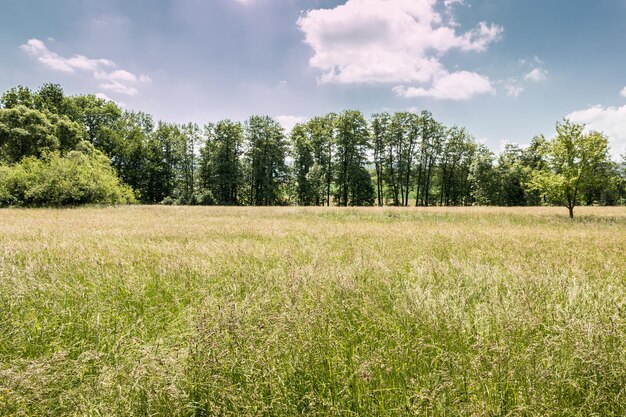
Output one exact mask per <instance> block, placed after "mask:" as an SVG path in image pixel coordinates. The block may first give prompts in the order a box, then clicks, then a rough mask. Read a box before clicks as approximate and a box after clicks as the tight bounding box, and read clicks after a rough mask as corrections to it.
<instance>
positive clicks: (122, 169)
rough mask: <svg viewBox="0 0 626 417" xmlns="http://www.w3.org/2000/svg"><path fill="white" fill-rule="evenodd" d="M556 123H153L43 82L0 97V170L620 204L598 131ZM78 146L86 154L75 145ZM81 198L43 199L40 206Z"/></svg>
mask: <svg viewBox="0 0 626 417" xmlns="http://www.w3.org/2000/svg"><path fill="white" fill-rule="evenodd" d="M556 131H557V133H556V136H555V137H554V138H553V139H546V138H545V137H544V136H543V135H538V136H536V137H535V138H533V139H532V140H531V143H530V145H529V146H527V147H520V146H517V145H511V144H510V145H506V146H505V148H504V149H503V151H502V152H500V153H499V154H495V153H494V152H492V151H491V150H489V149H488V148H487V147H486V146H484V145H482V144H480V143H479V142H478V141H476V140H475V139H474V137H473V136H472V135H471V134H470V133H469V132H468V131H467V129H465V128H463V127H460V126H445V125H444V124H442V123H441V122H439V121H437V120H436V119H435V118H434V117H433V115H432V114H431V113H430V112H428V111H422V112H421V113H412V112H396V113H393V114H391V113H379V114H374V115H372V116H371V118H370V119H369V120H368V119H366V117H365V116H364V115H363V114H362V113H361V112H360V111H358V110H346V111H343V112H341V113H328V114H326V115H320V116H316V117H313V118H311V119H310V120H308V121H307V122H304V123H300V124H298V125H296V126H295V127H294V128H293V129H292V130H291V131H290V132H286V131H285V130H284V128H283V127H282V126H281V125H280V124H279V123H278V122H277V121H276V120H275V119H273V118H271V117H269V116H264V115H254V116H251V117H250V118H249V119H248V120H247V121H245V122H244V123H241V122H238V121H232V120H221V121H216V122H208V123H206V125H205V126H199V125H197V124H195V123H186V124H176V123H169V122H166V121H156V122H155V120H154V119H153V118H152V116H151V115H149V114H147V113H143V112H138V111H131V110H123V109H121V108H120V107H119V106H118V105H117V104H115V103H114V102H112V101H107V100H102V99H100V98H97V97H95V96H93V95H77V96H67V95H65V93H64V92H63V90H62V89H61V87H60V86H58V85H56V84H45V85H44V86H42V87H41V88H40V89H39V90H37V91H31V90H30V89H28V88H26V87H23V86H18V87H16V88H12V89H10V90H9V91H7V92H5V93H4V94H3V95H2V97H1V99H0V165H2V169H3V173H4V174H3V175H4V177H5V178H8V177H7V176H8V175H9V172H13V171H15V173H17V172H18V171H19V172H25V171H24V170H25V169H26V168H27V167H28V169H31V171H32V170H39V169H44V168H43V167H49V166H53V165H54V164H57V165H59V164H66V165H64V166H67V167H70V166H73V167H74V168H72V169H75V170H76V172H77V175H88V174H86V173H85V171H84V167H83V166H82V165H80V164H74V165H71V164H70V161H74V162H76V160H77V158H78V159H80V158H87V156H85V155H87V154H89V155H92V156H89V158H92V157H93V155H96V153H95V152H97V155H98V157H97V159H98V160H100V161H102V158H105V159H106V160H107V162H108V168H107V169H104V168H102V166H100V165H98V167H99V168H97V169H96V170H97V171H98V170H99V171H98V172H104V171H106V172H108V173H112V174H113V175H114V176H115V177H116V178H118V179H119V180H118V181H119V184H120V187H128V188H129V189H132V190H133V195H134V196H135V197H136V199H137V201H138V202H140V203H145V204H158V203H162V204H219V205H285V204H298V205H304V206H329V205H337V206H366V205H379V206H382V205H393V206H409V205H415V206H432V205H439V206H452V205H503V206H527V205H540V204H555V205H563V206H565V207H567V208H568V210H569V211H570V215H572V216H573V209H574V207H575V206H576V205H580V204H585V205H591V204H601V205H614V204H624V203H626V160H624V159H623V160H622V161H621V162H616V161H612V160H611V159H610V158H609V157H608V141H607V138H606V137H605V136H604V135H603V134H602V133H599V132H587V131H586V130H585V127H584V126H582V125H577V124H574V123H571V122H569V121H563V122H560V123H558V124H557V127H556ZM86 144H89V145H90V146H91V147H92V148H93V152H91V153H89V152H88V153H85V152H82V153H80V152H81V151H79V150H77V149H83V150H84V149H85V146H86ZM76 152H79V153H80V155H83V156H80V157H78V156H77V154H76ZM52 162H54V164H53V163H52ZM57 165H54V166H57ZM59 166H60V165H59ZM92 166H95V165H93V164H92ZM101 168H102V169H101ZM46 169H48V168H46ZM50 169H52V168H50ZM68 169H69V168H68ZM94 169H95V168H94ZM20 170H21V171H20ZM81 170H82V171H81ZM11 175H14V174H11ZM15 175H17V174H15ZM20 175H21V174H20ZM54 175H61V174H60V173H59V172H56V173H55V174H54ZM29 178H35V177H29ZM37 178H39V179H40V180H41V181H43V182H45V181H44V179H43V177H37ZM92 178H100V177H98V176H95V177H93V176H92ZM103 178H104V177H102V178H101V180H102V181H105V180H104V179H103ZM109 180H110V178H109ZM109 180H106V181H109ZM46 184H48V185H46V187H52V185H50V184H52V183H46ZM122 184H123V185H122ZM76 186H77V187H79V185H78V184H76ZM64 193H65V191H64ZM79 194H80V193H79ZM122 194H123V195H126V194H124V192H122ZM45 195H49V194H45ZM18 200H19V201H20V202H18ZM18 200H14V201H15V204H31V203H27V202H25V201H26V200H20V199H18ZM87 200H88V199H87ZM100 200H103V201H131V200H132V199H131V198H126V197H122V198H120V199H117V200H116V199H108V200H107V199H106V198H105V199H100ZM3 201H4V202H3V203H2V204H5V205H8V204H11V202H10V201H13V200H10V199H6V200H3ZM38 201H39V202H38V203H36V204H41V205H45V204H46V202H45V201H44V200H41V199H40V200H38ZM60 201H66V203H60ZM81 201H83V200H81V199H80V198H73V199H68V200H58V199H54V198H52V197H50V201H49V202H48V204H50V205H58V204H80V202H81ZM85 201H86V200H85Z"/></svg>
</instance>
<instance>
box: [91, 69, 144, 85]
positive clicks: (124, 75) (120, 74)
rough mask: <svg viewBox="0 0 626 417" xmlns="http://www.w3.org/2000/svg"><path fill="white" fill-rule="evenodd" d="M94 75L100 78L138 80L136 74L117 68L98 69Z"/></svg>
mask: <svg viewBox="0 0 626 417" xmlns="http://www.w3.org/2000/svg"><path fill="white" fill-rule="evenodd" d="M94 77H95V78H96V79H98V80H115V81H130V82H135V81H137V76H136V75H135V74H133V73H132V72H128V71H125V70H115V71H112V72H104V71H98V72H96V73H95V74H94Z"/></svg>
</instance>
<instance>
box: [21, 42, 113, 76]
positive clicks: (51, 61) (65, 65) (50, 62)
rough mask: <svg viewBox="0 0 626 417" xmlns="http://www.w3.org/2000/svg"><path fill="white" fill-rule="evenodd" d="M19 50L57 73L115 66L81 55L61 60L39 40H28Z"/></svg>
mask: <svg viewBox="0 0 626 417" xmlns="http://www.w3.org/2000/svg"><path fill="white" fill-rule="evenodd" d="M20 48H21V49H22V50H23V51H26V52H27V53H28V54H29V55H30V56H32V57H34V58H36V59H37V61H39V62H41V63H42V64H44V65H45V66H47V67H48V68H52V69H54V70H57V71H63V72H75V71H76V70H91V71H93V70H96V69H98V68H101V67H112V66H114V65H115V64H114V63H113V62H112V61H110V60H108V59H89V58H87V57H85V56H83V55H74V56H73V57H71V58H63V57H62V56H60V55H59V54H57V53H55V52H52V51H50V50H49V49H48V47H47V46H46V44H45V43H44V42H43V41H41V40H39V39H29V40H28V42H26V43H25V44H24V45H22V46H21V47H20Z"/></svg>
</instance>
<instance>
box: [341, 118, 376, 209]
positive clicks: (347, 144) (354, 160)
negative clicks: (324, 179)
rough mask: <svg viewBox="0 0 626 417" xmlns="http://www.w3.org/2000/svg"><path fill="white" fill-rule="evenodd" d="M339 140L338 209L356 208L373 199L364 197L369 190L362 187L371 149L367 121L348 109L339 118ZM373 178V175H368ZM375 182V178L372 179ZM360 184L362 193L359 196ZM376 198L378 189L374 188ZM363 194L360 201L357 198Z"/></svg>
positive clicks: (372, 189) (372, 188)
mask: <svg viewBox="0 0 626 417" xmlns="http://www.w3.org/2000/svg"><path fill="white" fill-rule="evenodd" d="M336 129H337V133H336V137H335V146H336V152H335V158H334V159H335V161H334V166H335V185H336V189H335V194H334V196H335V203H336V204H337V205H338V206H348V205H356V203H358V202H359V201H361V200H369V197H366V196H361V195H360V193H361V192H364V191H365V190H366V188H364V187H362V186H361V184H362V182H363V179H364V178H365V176H364V175H363V169H364V167H365V163H366V162H367V150H368V146H369V131H368V126H367V122H366V121H365V118H364V117H363V115H362V114H361V112H359V111H356V110H347V111H345V112H343V113H341V114H340V115H338V116H337V120H336ZM367 177H368V178H369V174H368V175H367ZM370 181H371V179H370ZM357 184H359V185H358V193H357V194H355V191H356V190H357ZM371 191H372V196H371V198H372V199H373V198H374V187H371ZM357 195H359V201H354V200H353V198H354V197H355V196H357Z"/></svg>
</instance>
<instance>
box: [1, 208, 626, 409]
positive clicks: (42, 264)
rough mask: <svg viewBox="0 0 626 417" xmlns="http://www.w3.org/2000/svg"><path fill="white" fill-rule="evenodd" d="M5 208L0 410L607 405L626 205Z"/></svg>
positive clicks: (624, 349) (620, 388) (624, 285)
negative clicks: (571, 209) (571, 214)
mask: <svg viewBox="0 0 626 417" xmlns="http://www.w3.org/2000/svg"><path fill="white" fill-rule="evenodd" d="M563 211H564V210H563V209H549V208H541V209H540V208H528V209H494V208H483V209H479V208H476V209H391V208H385V209H304V208H182V207H120V208H107V209H73V210H3V211H0V254H1V260H0V415H3V416H4V415H8V416H11V415H16V416H31V415H32V416H36V415H46V416H61V415H63V416H65V415H77V416H78V415H80V416H83V415H85V416H142V415H143V416H295V415H310V416H335V415H336V416H339V415H341V416H354V415H361V416H369V415H381V416H405V415H419V416H496V415H497V416H536V415H545V416H612V415H616V416H617V415H619V416H623V415H625V414H626V209H624V208H581V209H580V210H579V211H578V213H577V214H578V216H579V217H578V219H576V220H575V221H574V222H572V221H569V220H568V219H567V216H566V213H564V212H563Z"/></svg>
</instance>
